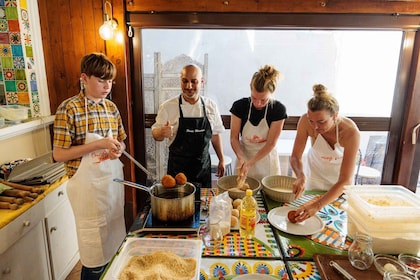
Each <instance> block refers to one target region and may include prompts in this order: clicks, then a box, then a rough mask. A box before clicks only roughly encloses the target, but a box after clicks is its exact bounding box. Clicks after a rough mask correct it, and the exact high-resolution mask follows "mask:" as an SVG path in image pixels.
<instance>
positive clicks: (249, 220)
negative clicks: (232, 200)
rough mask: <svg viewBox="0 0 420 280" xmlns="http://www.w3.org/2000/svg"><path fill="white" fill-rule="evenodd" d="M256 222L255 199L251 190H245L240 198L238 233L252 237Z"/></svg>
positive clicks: (245, 236) (244, 236)
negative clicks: (244, 194) (243, 195)
mask: <svg viewBox="0 0 420 280" xmlns="http://www.w3.org/2000/svg"><path fill="white" fill-rule="evenodd" d="M256 222H257V201H256V200H255V198H254V197H253V196H252V190H249V189H248V190H247V191H246V196H245V197H244V198H243V199H242V204H241V211H240V218H239V234H240V235H241V237H243V238H252V237H253V236H254V235H255V225H256Z"/></svg>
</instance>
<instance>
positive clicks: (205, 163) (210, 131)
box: [152, 64, 225, 187]
mask: <svg viewBox="0 0 420 280" xmlns="http://www.w3.org/2000/svg"><path fill="white" fill-rule="evenodd" d="M180 81H181V89H182V94H180V95H178V96H175V97H173V98H171V99H169V100H167V101H165V102H164V103H163V104H161V105H160V107H159V111H158V114H157V116H156V122H155V124H153V126H152V135H153V138H154V139H155V140H156V141H163V140H165V139H168V146H169V157H168V171H167V173H168V174H169V175H172V176H175V175H176V174H178V173H179V172H182V173H184V174H185V175H186V176H187V178H188V181H189V182H191V183H193V184H195V185H196V186H197V187H211V161H210V154H209V143H210V141H211V143H212V145H213V148H214V150H215V152H216V154H217V157H218V158H219V165H218V169H217V174H216V176H218V177H222V176H223V175H224V173H225V165H224V158H223V146H222V138H221V133H222V132H223V131H224V130H225V128H224V126H223V122H222V118H221V116H220V114H219V111H218V109H217V105H216V103H215V102H214V101H212V100H211V99H209V98H207V97H204V96H200V89H201V86H202V85H203V83H204V79H203V76H202V71H201V69H200V67H198V66H197V65H193V64H189V65H186V66H184V67H183V68H182V71H181V79H180Z"/></svg>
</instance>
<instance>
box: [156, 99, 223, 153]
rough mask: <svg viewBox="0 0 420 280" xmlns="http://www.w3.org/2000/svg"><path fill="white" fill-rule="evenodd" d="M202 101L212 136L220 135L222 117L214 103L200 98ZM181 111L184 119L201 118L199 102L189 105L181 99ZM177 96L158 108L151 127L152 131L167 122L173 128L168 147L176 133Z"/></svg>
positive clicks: (177, 122)
mask: <svg viewBox="0 0 420 280" xmlns="http://www.w3.org/2000/svg"><path fill="white" fill-rule="evenodd" d="M200 98H202V99H203V100H204V105H205V106H206V115H207V118H208V120H209V122H210V125H211V129H212V132H213V135H217V134H220V133H222V132H224V131H225V127H224V126H223V122H222V117H221V116H220V113H219V110H218V109H217V105H216V103H215V102H214V101H213V100H211V99H209V98H207V97H205V96H201V97H200ZM181 101H182V103H181V109H182V113H183V114H184V118H198V117H203V116H204V114H203V104H202V103H201V101H200V100H199V101H198V102H196V103H195V104H190V103H188V102H186V101H185V100H184V99H183V98H181ZM178 104H179V95H177V96H175V97H172V98H171V99H168V100H166V101H165V102H164V103H162V104H161V105H160V106H159V110H158V113H157V116H156V122H155V123H154V124H153V125H152V130H153V129H154V128H159V127H162V126H164V125H166V122H167V121H168V120H169V124H170V125H172V126H173V133H174V134H173V137H171V138H169V142H168V145H170V144H171V143H172V142H173V141H174V139H175V137H176V134H177V132H178V125H179V107H178Z"/></svg>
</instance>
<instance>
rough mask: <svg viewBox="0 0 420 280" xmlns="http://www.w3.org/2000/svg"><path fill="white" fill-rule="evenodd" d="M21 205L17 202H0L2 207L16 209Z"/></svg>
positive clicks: (0, 207)
mask: <svg viewBox="0 0 420 280" xmlns="http://www.w3.org/2000/svg"><path fill="white" fill-rule="evenodd" d="M18 208H19V206H18V205H17V204H15V203H10V202H0V209H12V210H16V209H18Z"/></svg>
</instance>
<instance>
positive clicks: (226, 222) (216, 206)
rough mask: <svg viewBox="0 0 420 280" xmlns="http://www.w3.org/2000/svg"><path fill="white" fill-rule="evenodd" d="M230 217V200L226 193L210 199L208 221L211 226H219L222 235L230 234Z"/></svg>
mask: <svg viewBox="0 0 420 280" xmlns="http://www.w3.org/2000/svg"><path fill="white" fill-rule="evenodd" d="M231 216H232V199H231V198H230V197H229V193H228V192H224V193H222V194H219V195H217V196H214V197H212V199H211V200H210V214H209V219H210V223H211V224H219V226H220V229H221V231H222V234H223V235H226V234H228V233H229V232H230V219H231Z"/></svg>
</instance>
